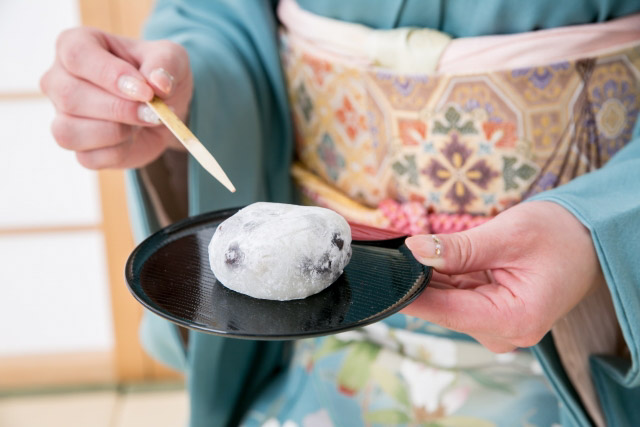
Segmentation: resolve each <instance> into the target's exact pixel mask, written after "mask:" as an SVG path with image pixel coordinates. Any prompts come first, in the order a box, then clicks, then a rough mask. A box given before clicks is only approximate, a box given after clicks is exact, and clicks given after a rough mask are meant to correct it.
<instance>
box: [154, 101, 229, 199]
mask: <svg viewBox="0 0 640 427" xmlns="http://www.w3.org/2000/svg"><path fill="white" fill-rule="evenodd" d="M147 105H148V106H149V108H151V109H152V110H153V111H154V112H155V113H156V114H157V115H158V117H159V118H160V120H161V121H162V123H164V125H165V126H166V127H167V128H168V129H169V130H170V131H171V133H173V135H175V137H176V138H178V141H180V142H181V143H182V145H184V147H185V148H186V149H187V151H189V153H191V155H192V156H193V157H194V158H195V159H196V160H197V161H198V163H200V165H201V166H202V167H203V168H205V170H206V171H207V172H209V173H210V174H211V175H213V177H214V178H215V179H217V180H218V181H220V183H221V184H222V185H224V186H225V187H226V188H227V189H228V190H229V191H231V192H232V193H235V192H236V188H235V187H234V186H233V184H232V183H231V180H230V179H229V177H227V174H226V173H224V171H223V170H222V168H221V167H220V165H219V164H218V162H217V161H216V159H215V158H214V157H213V156H212V155H211V153H210V152H209V151H208V150H207V149H206V147H205V146H204V145H202V143H201V142H200V141H199V140H198V138H196V136H195V135H194V134H193V133H192V132H191V131H190V130H189V128H188V127H187V126H186V125H185V124H184V123H182V120H180V118H179V117H178V116H176V115H175V113H174V112H173V111H171V110H170V109H169V107H168V106H167V104H165V103H164V101H163V100H162V99H160V98H158V97H157V96H155V97H154V98H153V99H152V100H151V101H149V102H147Z"/></svg>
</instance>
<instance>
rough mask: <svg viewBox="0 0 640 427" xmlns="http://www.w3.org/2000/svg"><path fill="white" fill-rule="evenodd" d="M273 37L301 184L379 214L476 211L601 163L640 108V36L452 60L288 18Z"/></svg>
mask: <svg viewBox="0 0 640 427" xmlns="http://www.w3.org/2000/svg"><path fill="white" fill-rule="evenodd" d="M281 19H282V16H281ZM283 21H286V19H283ZM325 21H329V20H325ZM614 22H615V21H614ZM637 22H638V20H637V19H636V23H637ZM285 24H286V22H285ZM340 25H352V24H344V23H340ZM606 25H610V26H611V23H607V24H595V25H590V27H595V28H597V27H598V26H606ZM298 27H300V26H298ZM296 30H297V31H299V28H297V29H296ZM363 31H364V30H363ZM553 31H555V30H546V31H544V32H540V33H544V34H545V35H546V36H547V38H549V36H552V35H553ZM499 37H503V38H509V37H511V38H512V39H513V38H514V37H518V35H514V36H499ZM495 38H496V37H493V39H495ZM281 39H282V50H281V52H282V59H283V67H284V71H285V75H286V80H287V87H288V91H289V96H290V101H291V106H292V111H293V119H294V124H295V132H296V133H295V135H296V153H297V162H296V164H295V165H294V167H293V175H294V178H295V180H296V182H297V184H298V185H299V187H300V189H301V191H302V193H303V194H304V196H306V197H307V198H308V199H310V202H311V203H314V204H317V205H321V206H326V207H330V208H332V209H334V210H336V211H338V212H340V213H341V214H343V215H344V216H345V217H346V218H347V219H348V220H350V221H354V222H360V223H364V224H368V225H372V226H376V227H381V228H392V229H397V230H399V231H403V232H407V233H412V234H415V233H422V232H446V231H457V230H460V229H464V228H467V227H470V226H473V225H477V224H479V223H482V222H484V221H486V220H487V219H489V218H491V217H492V216H494V215H496V214H498V213H499V212H501V211H503V210H505V209H506V208H508V207H510V206H512V205H514V204H516V203H518V202H520V201H522V200H524V199H526V198H527V197H529V196H531V195H533V194H536V193H539V192H541V191H544V190H548V189H551V188H553V187H556V186H558V185H561V184H564V183H566V182H568V181H570V180H571V179H573V178H575V177H577V176H579V175H582V174H585V173H587V172H589V171H592V170H594V169H597V168H599V167H601V166H602V165H604V164H605V163H606V162H607V161H608V160H609V159H610V158H611V157H612V156H613V155H615V154H616V152H618V151H619V150H620V149H621V148H622V147H624V146H625V144H627V143H628V142H629V139H630V136H631V132H632V129H633V127H634V125H635V121H636V118H637V117H638V112H639V110H640V41H638V40H640V38H637V39H636V41H635V42H632V43H628V42H625V43H622V45H620V44H619V43H618V45H614V46H608V47H606V49H600V51H598V52H595V53H589V54H588V55H581V54H580V52H578V53H575V52H573V54H571V55H570V57H571V58H572V59H569V60H563V61H554V62H553V63H546V62H544V59H545V58H544V57H542V59H540V61H542V62H538V63H537V64H536V65H535V66H518V67H509V68H507V69H499V67H500V63H501V61H500V60H497V61H498V62H497V63H496V64H494V65H496V66H497V67H493V68H494V69H491V70H488V71H475V70H474V69H473V65H471V66H469V67H465V68H464V69H460V70H458V71H456V72H446V73H445V72H441V71H438V70H435V71H433V72H426V73H407V72H401V71H395V70H393V69H391V68H386V67H385V68H383V67H380V66H379V65H377V64H375V63H367V61H366V60H365V61H363V60H354V59H353V55H346V54H341V53H340V52H336V51H335V49H328V48H327V47H326V46H323V45H322V43H316V42H314V41H313V40H311V39H312V36H309V35H308V34H300V33H299V32H293V31H291V30H287V29H284V30H283V32H282V36H281ZM556 42H557V43H561V42H562V41H561V40H556ZM450 47H452V46H450ZM487 54H488V55H491V52H487ZM498 56H499V55H496V57H498ZM476 68H477V67H476ZM489 68H491V67H489ZM496 68H497V69H496Z"/></svg>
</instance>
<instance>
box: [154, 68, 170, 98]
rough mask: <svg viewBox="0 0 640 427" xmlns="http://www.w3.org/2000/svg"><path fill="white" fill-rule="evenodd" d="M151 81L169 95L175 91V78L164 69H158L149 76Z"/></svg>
mask: <svg viewBox="0 0 640 427" xmlns="http://www.w3.org/2000/svg"><path fill="white" fill-rule="evenodd" d="M149 81H150V82H151V83H153V84H154V85H156V87H158V89H160V90H161V91H163V92H164V93H166V94H167V95H169V94H170V93H171V89H173V76H172V75H171V74H169V73H168V72H167V70H165V69H164V68H156V69H155V70H153V71H152V72H151V74H149Z"/></svg>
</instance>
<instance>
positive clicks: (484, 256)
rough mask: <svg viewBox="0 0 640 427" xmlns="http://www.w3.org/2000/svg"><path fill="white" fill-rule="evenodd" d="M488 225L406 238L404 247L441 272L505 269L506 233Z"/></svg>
mask: <svg viewBox="0 0 640 427" xmlns="http://www.w3.org/2000/svg"><path fill="white" fill-rule="evenodd" d="M493 221H495V220H493ZM491 222H492V221H489V222H487V223H485V224H483V225H481V226H479V227H476V228H472V229H470V230H467V231H463V232H459V233H453V234H438V235H433V234H432V235H417V236H413V237H409V238H408V239H407V240H406V241H405V244H406V245H407V247H408V248H409V249H410V250H411V252H412V253H413V255H414V256H415V257H416V259H417V260H418V261H419V262H421V263H422V264H425V265H428V266H431V267H434V268H436V269H437V270H438V271H440V272H444V273H449V274H461V273H470V272H475V271H482V270H488V269H491V268H497V267H504V265H503V264H502V263H503V261H504V260H503V259H502V255H503V252H504V246H505V244H506V242H504V235H505V232H504V230H496V229H495V226H494V225H493V224H490V223H491Z"/></svg>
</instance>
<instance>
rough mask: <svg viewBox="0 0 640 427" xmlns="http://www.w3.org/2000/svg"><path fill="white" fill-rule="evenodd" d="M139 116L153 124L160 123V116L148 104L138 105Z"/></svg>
mask: <svg viewBox="0 0 640 427" xmlns="http://www.w3.org/2000/svg"><path fill="white" fill-rule="evenodd" d="M138 118H139V119H140V120H142V121H143V122H147V123H151V124H153V125H159V124H160V117H158V115H157V114H156V113H154V112H153V110H152V109H151V108H150V107H149V106H148V105H146V104H140V106H139V107H138Z"/></svg>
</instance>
